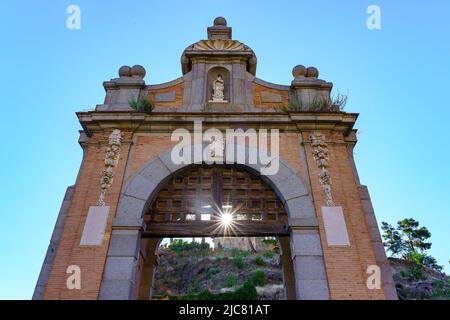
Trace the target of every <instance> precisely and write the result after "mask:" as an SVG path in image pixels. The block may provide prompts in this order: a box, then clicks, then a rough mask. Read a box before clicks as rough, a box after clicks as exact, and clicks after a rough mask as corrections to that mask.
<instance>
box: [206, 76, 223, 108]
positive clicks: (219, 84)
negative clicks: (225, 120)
mask: <svg viewBox="0 0 450 320" xmlns="http://www.w3.org/2000/svg"><path fill="white" fill-rule="evenodd" d="M224 90H225V82H224V81H223V79H222V75H221V74H219V75H218V76H217V78H216V80H214V81H213V94H212V100H209V102H227V101H226V100H225V96H224V94H223V92H224Z"/></svg>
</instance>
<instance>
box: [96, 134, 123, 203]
mask: <svg viewBox="0 0 450 320" xmlns="http://www.w3.org/2000/svg"><path fill="white" fill-rule="evenodd" d="M121 144H122V132H121V131H120V130H118V129H115V130H113V131H112V132H111V134H110V135H109V143H108V148H107V149H106V154H105V168H104V169H103V170H102V175H101V177H100V196H99V198H98V201H97V205H98V206H104V205H105V195H106V192H107V191H108V189H109V188H110V187H111V185H112V183H113V180H114V168H115V167H116V166H117V163H118V162H119V154H120V145H121Z"/></svg>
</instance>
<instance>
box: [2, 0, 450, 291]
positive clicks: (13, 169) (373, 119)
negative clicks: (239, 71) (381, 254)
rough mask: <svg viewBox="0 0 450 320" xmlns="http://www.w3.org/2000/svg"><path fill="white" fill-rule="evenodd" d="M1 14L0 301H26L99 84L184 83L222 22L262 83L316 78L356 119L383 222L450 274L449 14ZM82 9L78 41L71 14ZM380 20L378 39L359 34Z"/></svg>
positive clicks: (332, 5)
mask: <svg viewBox="0 0 450 320" xmlns="http://www.w3.org/2000/svg"><path fill="white" fill-rule="evenodd" d="M217 3H218V2H217V1H167V0H166V1H164V2H163V1H158V2H157V1H132V0H128V1H92V0H90V1H87V0H83V1H82V0H73V1H54V0H53V1H50V0H48V1H20V0H15V1H11V0H10V1H5V0H3V1H1V2H0V12H1V19H0V39H1V41H2V46H1V50H0V61H1V68H0V70H1V73H2V74H1V77H0V82H1V83H0V90H1V103H0V106H1V114H2V117H1V119H2V127H1V131H2V146H1V150H2V155H3V156H2V157H1V158H0V214H1V226H2V228H1V231H0V262H1V263H0V298H24V299H29V298H30V297H31V295H32V292H33V289H34V286H35V282H36V279H37V277H38V274H39V270H40V267H41V264H42V261H43V258H44V255H45V252H46V249H47V245H48V241H49V239H50V235H51V233H52V230H53V226H54V223H55V219H56V216H57V213H58V210H59V206H60V204H61V200H62V198H63V195H64V192H65V189H66V187H67V186H68V185H71V184H73V183H74V181H75V177H76V174H77V172H78V168H79V165H80V161H81V148H80V147H79V145H78V144H77V138H78V130H79V129H80V125H79V123H78V121H77V118H76V116H75V112H76V111H81V110H86V109H92V108H93V107H95V105H96V104H98V103H102V102H103V98H104V90H103V87H102V82H103V81H104V80H109V79H110V78H113V77H116V75H117V70H118V68H119V67H120V66H122V65H125V64H127V65H133V64H142V65H143V66H144V67H145V68H146V69H147V77H146V81H147V83H160V82H165V81H168V80H171V79H174V78H177V77H179V76H180V74H181V68H180V62H179V61H180V55H181V53H182V51H183V49H184V48H185V47H186V46H188V45H189V44H191V43H193V42H195V41H197V40H199V39H203V38H205V37H206V27H207V26H210V25H211V24H212V21H213V19H214V17H216V16H218V15H223V16H225V17H226V19H227V20H228V25H229V26H232V27H233V36H234V38H235V39H239V40H241V41H243V42H245V43H246V44H248V45H249V46H251V47H252V48H253V50H254V51H255V52H256V55H257V56H258V70H257V76H258V77H260V78H262V79H266V80H268V81H271V82H275V83H281V84H289V83H290V81H291V80H292V76H291V70H292V67H293V66H295V65H296V64H304V65H306V66H316V67H317V68H318V69H319V70H320V77H321V78H323V79H326V80H328V81H332V82H333V83H334V88H335V89H334V90H335V92H336V90H339V91H340V92H344V93H346V92H347V91H348V93H349V102H348V105H347V108H346V109H347V111H350V112H359V113H360V114H361V115H360V118H359V119H358V122H357V128H358V129H359V143H358V146H357V148H356V150H355V152H356V161H357V166H358V169H359V173H360V177H361V181H362V183H364V184H367V185H368V186H369V190H370V192H371V195H372V200H373V204H374V207H375V210H376V214H377V217H378V220H379V221H388V222H390V223H395V222H396V221H397V220H399V219H401V218H405V217H414V218H416V219H418V220H419V221H420V222H421V223H422V224H423V225H425V226H427V227H428V228H429V230H430V231H431V233H432V235H433V236H432V242H433V247H432V250H431V253H432V254H433V255H434V256H435V257H436V258H437V259H438V261H439V263H440V264H443V265H445V267H446V270H447V272H448V271H450V268H449V265H448V260H449V259H450V246H449V242H450V236H449V230H450V218H449V215H450V212H449V211H450V210H449V205H448V199H449V198H450V195H449V191H450V188H449V181H450V169H449V165H450V152H449V138H450V137H449V131H448V128H449V124H448V123H449V120H450V111H449V110H450V102H449V98H448V90H449V84H450V83H449V82H450V81H449V75H450V62H449V59H450V39H449V34H450V2H449V1H444V0H443V1H423V0H422V1H391V0H390V1H380V0H371V1H331V0H330V1H299V0H296V1H281V0H280V1H267V2H263V1H261V2H260V1H258V2H256V1H230V0H227V1H222V2H220V1H219V5H217ZM70 4H76V5H79V6H80V8H81V30H68V29H67V28H66V18H67V14H66V8H67V7H68V6H69V5H70ZM370 4H377V5H379V6H380V7H381V13H382V29H381V30H379V31H369V30H368V29H367V28H366V18H367V14H366V8H367V7H368V5H370Z"/></svg>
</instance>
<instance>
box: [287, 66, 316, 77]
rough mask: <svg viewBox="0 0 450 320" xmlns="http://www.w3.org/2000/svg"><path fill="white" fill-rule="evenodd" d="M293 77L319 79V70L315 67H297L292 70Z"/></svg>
mask: <svg viewBox="0 0 450 320" xmlns="http://www.w3.org/2000/svg"><path fill="white" fill-rule="evenodd" d="M292 75H293V76H294V78H295V79H298V78H303V77H306V78H316V79H317V78H318V77H319V70H317V68H315V67H308V68H306V67H305V66H304V65H301V64H299V65H297V66H295V67H294V68H293V69H292Z"/></svg>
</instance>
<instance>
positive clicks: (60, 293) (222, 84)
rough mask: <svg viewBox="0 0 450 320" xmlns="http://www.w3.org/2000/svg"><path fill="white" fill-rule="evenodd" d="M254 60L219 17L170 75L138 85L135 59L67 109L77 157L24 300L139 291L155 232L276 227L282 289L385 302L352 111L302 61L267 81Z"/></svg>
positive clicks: (135, 295)
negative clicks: (224, 222) (283, 81)
mask: <svg viewBox="0 0 450 320" xmlns="http://www.w3.org/2000/svg"><path fill="white" fill-rule="evenodd" d="M256 65H257V59H256V55H255V53H254V52H253V50H252V49H251V48H249V47H248V46H247V45H245V44H243V43H242V42H239V41H237V40H233V39H232V37H231V28H230V27H228V26H227V23H226V21H225V19H224V18H217V19H216V20H215V21H214V25H213V26H212V27H209V28H208V39H206V40H200V41H198V42H196V43H194V44H192V45H190V46H188V47H187V48H186V49H185V50H184V52H183V54H182V56H181V70H182V76H181V77H180V78H178V79H175V80H173V81H170V82H167V83H163V84H150V85H149V84H146V83H145V81H144V77H145V73H146V71H145V69H144V68H143V67H142V66H139V65H136V66H133V67H128V66H124V67H121V68H120V69H119V77H118V78H115V79H111V80H110V81H105V82H104V88H105V90H106V96H105V101H104V103H103V104H101V105H97V107H96V108H95V111H89V112H79V113H77V116H78V118H79V120H80V123H81V126H82V128H83V130H82V131H81V133H80V140H79V143H80V145H81V146H82V148H83V153H84V154H83V162H82V165H81V167H80V171H79V174H78V177H77V181H76V183H75V185H74V186H71V187H69V188H68V189H67V192H66V196H65V198H64V201H63V204H62V206H61V210H60V213H59V216H58V220H57V223H56V226H55V229H54V232H53V235H52V238H51V241H50V245H49V248H48V251H47V255H46V257H45V260H44V263H43V266H42V269H41V273H40V275H39V279H38V282H37V285H36V289H35V293H34V296H33V298H34V299H148V298H149V292H150V288H151V286H152V283H151V282H152V270H153V266H154V262H155V261H154V254H153V253H154V249H155V246H156V245H157V243H158V241H159V240H158V239H160V238H162V237H178V236H190V237H194V236H195V237H198V236H223V235H226V236H277V237H279V239H280V242H281V244H282V249H283V250H282V251H283V254H282V257H281V259H282V260H283V263H282V264H283V267H284V278H285V286H286V292H287V297H288V298H290V299H396V293H395V287H394V283H393V280H392V276H391V274H390V270H389V265H388V262H387V259H386V255H385V253H384V249H383V245H382V242H381V237H380V234H379V231H378V226H377V222H376V219H375V214H374V211H373V208H372V205H371V201H370V196H369V193H368V190H367V187H366V186H364V185H362V184H361V183H360V181H359V178H358V173H357V170H356V166H355V163H354V159H353V148H354V146H355V144H356V130H355V129H354V128H353V126H354V124H355V122H356V119H357V116H358V115H357V114H355V113H347V112H343V111H342V108H341V107H342V106H339V101H333V100H332V99H331V98H330V92H331V89H332V83H330V82H326V81H324V80H320V79H319V78H318V77H319V72H318V70H317V69H316V68H314V67H309V68H306V67H304V66H302V65H298V66H296V67H294V69H293V71H292V74H293V77H294V79H293V80H292V82H291V84H290V85H278V84H273V83H269V82H266V81H263V80H261V79H259V78H257V77H256ZM235 147H236V149H235ZM180 160H181V161H180ZM211 160H212V161H211ZM225 208H226V209H228V210H233V213H234V214H233V219H232V220H233V228H232V229H229V230H226V229H224V228H221V227H222V226H221V225H220V219H219V216H220V214H221V213H223V210H224V209H225ZM73 279H77V281H75V282H73ZM74 283H75V284H74Z"/></svg>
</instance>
